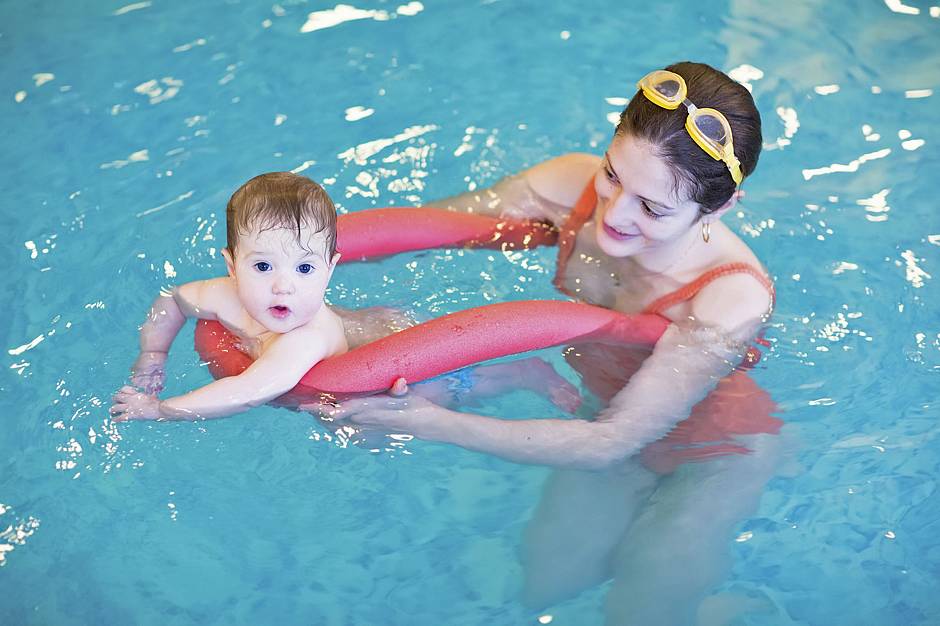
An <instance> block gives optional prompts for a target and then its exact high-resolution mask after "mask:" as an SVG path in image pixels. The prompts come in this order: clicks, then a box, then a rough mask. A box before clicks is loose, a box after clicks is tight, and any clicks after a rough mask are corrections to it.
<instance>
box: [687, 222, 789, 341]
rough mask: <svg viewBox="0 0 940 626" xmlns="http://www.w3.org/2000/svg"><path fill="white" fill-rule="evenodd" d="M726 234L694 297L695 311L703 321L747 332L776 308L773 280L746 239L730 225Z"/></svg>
mask: <svg viewBox="0 0 940 626" xmlns="http://www.w3.org/2000/svg"><path fill="white" fill-rule="evenodd" d="M725 228H726V227H725ZM726 236H728V239H727V240H726V245H725V246H724V247H723V250H722V251H721V253H720V254H718V255H716V257H715V258H714V260H713V262H712V263H710V267H709V269H708V270H706V271H705V272H704V273H703V274H702V275H701V276H700V279H705V284H704V285H703V286H702V288H701V289H700V290H698V293H696V295H695V297H694V298H693V299H692V302H691V305H692V314H693V315H694V317H695V318H696V319H697V320H698V321H699V322H700V323H702V324H704V325H707V326H715V327H718V328H722V329H724V330H726V331H728V332H731V333H738V332H739V331H742V330H743V332H744V333H745V334H746V333H748V332H750V330H748V329H750V328H752V327H753V326H754V325H755V324H759V323H760V322H761V321H762V320H764V319H766V317H767V315H768V314H769V313H770V311H771V309H772V308H773V305H774V287H773V281H772V280H771V278H770V277H769V275H768V274H767V270H766V269H765V268H764V266H763V265H762V264H761V262H760V260H759V259H758V258H757V255H755V254H754V252H753V251H752V250H751V249H750V247H749V246H748V245H747V244H746V243H744V242H743V241H742V240H741V239H740V238H738V237H737V235H735V234H734V233H732V232H731V231H730V229H728V230H727V233H726Z"/></svg>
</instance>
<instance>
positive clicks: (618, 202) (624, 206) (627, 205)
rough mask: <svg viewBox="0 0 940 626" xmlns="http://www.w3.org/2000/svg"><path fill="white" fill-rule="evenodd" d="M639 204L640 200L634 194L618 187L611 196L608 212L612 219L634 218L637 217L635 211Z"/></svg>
mask: <svg viewBox="0 0 940 626" xmlns="http://www.w3.org/2000/svg"><path fill="white" fill-rule="evenodd" d="M639 205H640V203H639V201H638V200H637V199H636V198H635V197H634V196H632V195H630V194H627V193H624V191H623V190H622V189H617V190H616V191H615V192H614V193H613V195H611V196H610V204H608V205H607V206H608V209H607V213H608V214H609V215H610V217H611V220H612V221H613V220H628V219H633V218H634V217H635V216H634V215H633V213H634V211H635V209H636V208H637V207H639Z"/></svg>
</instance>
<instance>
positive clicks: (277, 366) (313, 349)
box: [111, 329, 337, 421]
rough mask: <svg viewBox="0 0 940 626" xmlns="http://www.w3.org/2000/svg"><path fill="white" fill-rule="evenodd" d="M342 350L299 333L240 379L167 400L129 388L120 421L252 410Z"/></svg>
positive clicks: (115, 410) (119, 408) (121, 399)
mask: <svg viewBox="0 0 940 626" xmlns="http://www.w3.org/2000/svg"><path fill="white" fill-rule="evenodd" d="M336 351H337V350H336V346H333V345H331V344H330V343H329V342H326V341H323V338H322V336H321V335H320V334H319V333H317V332H315V331H311V330H307V329H303V330H295V331H292V332H290V333H286V334H284V335H281V336H279V337H277V338H276V339H274V341H272V342H271V344H270V345H269V346H268V347H267V349H266V350H265V351H264V353H263V354H262V355H261V357H260V358H258V360H257V361H255V362H254V363H252V365H251V366H250V367H249V368H248V369H246V370H245V371H244V372H242V373H241V374H239V375H238V376H232V377H229V378H223V379H220V380H217V381H215V382H212V383H209V384H208V385H206V386H204V387H200V388H199V389H196V390H195V391H191V392H189V393H187V394H184V395H181V396H176V397H174V398H169V399H167V400H163V401H162V402H161V401H160V400H159V399H158V398H157V397H156V396H153V395H148V394H145V393H141V392H139V391H137V390H136V389H133V388H131V387H124V388H122V389H121V390H120V391H118V393H117V394H115V396H114V405H113V407H112V409H111V412H112V414H113V415H114V416H115V417H114V419H115V421H127V420H197V419H213V418H217V417H226V416H229V415H234V414H235V413H241V412H242V411H247V410H248V409H250V408H253V407H256V406H259V405H262V404H264V403H265V402H269V401H271V400H273V399H275V398H277V397H278V396H281V395H283V394H285V393H287V392H288V391H290V390H291V389H293V388H294V386H295V385H296V384H297V383H298V382H299V381H300V379H301V378H302V377H303V375H304V374H306V373H307V370H309V369H310V368H311V367H313V366H314V365H316V364H317V363H318V362H319V361H321V360H322V359H324V358H326V357H327V356H330V355H331V354H333V353H335V352H336Z"/></svg>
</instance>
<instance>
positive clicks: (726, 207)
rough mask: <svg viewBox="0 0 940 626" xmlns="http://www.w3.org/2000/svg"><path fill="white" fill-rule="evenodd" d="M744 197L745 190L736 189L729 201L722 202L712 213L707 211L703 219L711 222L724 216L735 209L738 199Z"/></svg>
mask: <svg viewBox="0 0 940 626" xmlns="http://www.w3.org/2000/svg"><path fill="white" fill-rule="evenodd" d="M743 197H744V192H743V191H741V190H740V189H738V190H736V191H735V192H734V193H733V194H731V197H730V198H728V201H727V202H725V203H724V204H722V205H721V206H720V207H718V208H717V209H715V210H714V211H712V212H711V213H706V214H705V215H703V216H702V220H703V221H705V222H707V223H709V224H711V223H714V222H716V221H718V220H720V219H721V218H722V216H723V215H724V214H725V213H727V212H728V211H730V210H731V209H733V208H734V207H735V206H736V205H737V204H738V200H740V199H741V198H743Z"/></svg>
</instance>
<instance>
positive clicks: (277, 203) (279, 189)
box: [225, 172, 336, 261]
mask: <svg viewBox="0 0 940 626" xmlns="http://www.w3.org/2000/svg"><path fill="white" fill-rule="evenodd" d="M225 219H226V231H227V235H228V249H229V251H230V252H231V253H232V255H234V254H235V250H236V248H237V247H238V237H239V234H240V233H247V232H249V231H251V229H252V228H255V227H257V228H258V229H259V230H270V229H276V228H291V229H294V230H295V232H296V233H297V241H298V242H299V243H300V244H301V245H304V244H305V243H306V242H303V241H300V233H301V229H302V228H303V227H304V226H308V227H309V228H311V229H312V230H313V231H314V232H317V233H319V232H322V233H325V238H326V245H325V250H324V252H325V254H326V260H327V261H329V260H330V259H332V258H333V255H334V254H335V253H336V207H335V206H333V201H332V200H331V199H330V196H329V195H328V194H327V193H326V191H324V190H323V187H321V186H320V185H318V184H317V183H315V182H313V181H312V180H310V179H309V178H307V177H306V176H299V175H297V174H294V173H292V172H270V173H267V174H261V175H259V176H255V177H254V178H252V179H251V180H249V181H248V182H247V183H245V184H244V185H242V186H241V187H239V188H238V190H237V191H236V192H235V193H233V194H232V197H231V198H230V199H229V201H228V206H226V208H225ZM311 252H312V251H311Z"/></svg>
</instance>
